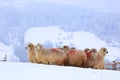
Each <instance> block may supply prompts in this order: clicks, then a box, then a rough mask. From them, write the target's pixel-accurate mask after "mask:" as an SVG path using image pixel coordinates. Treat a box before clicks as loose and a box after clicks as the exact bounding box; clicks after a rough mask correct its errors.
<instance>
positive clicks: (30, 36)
mask: <svg viewBox="0 0 120 80" xmlns="http://www.w3.org/2000/svg"><path fill="white" fill-rule="evenodd" d="M24 41H25V44H27V43H29V42H32V43H34V44H37V43H43V44H44V43H45V42H46V41H50V42H51V43H52V44H53V45H54V46H53V47H58V46H63V45H69V46H71V47H76V48H81V49H84V48H86V47H89V48H94V47H95V48H98V49H99V48H101V47H106V46H107V44H106V43H105V42H104V41H102V40H100V39H99V38H98V37H96V36H95V35H94V34H92V33H90V32H85V31H78V32H65V31H63V30H62V29H60V28H59V27H57V26H48V27H37V28H35V27H34V28H30V29H28V30H27V31H26V33H25V37H24Z"/></svg>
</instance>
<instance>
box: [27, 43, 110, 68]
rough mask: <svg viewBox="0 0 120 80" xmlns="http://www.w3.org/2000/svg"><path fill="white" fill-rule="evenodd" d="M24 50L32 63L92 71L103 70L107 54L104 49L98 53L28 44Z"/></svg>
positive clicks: (66, 47) (65, 46) (88, 50)
mask: <svg viewBox="0 0 120 80" xmlns="http://www.w3.org/2000/svg"><path fill="white" fill-rule="evenodd" d="M26 49H27V51H28V59H29V61H30V62H32V63H38V64H53V65H61V66H75V67H84V68H94V69H104V57H105V55H106V54H107V53H108V52H107V49H106V48H100V50H98V51H97V49H95V48H93V49H89V48H86V49H84V50H81V49H79V50H78V49H75V48H70V47H69V46H67V45H64V46H63V47H62V48H44V47H43V46H42V44H40V43H38V44H37V45H34V44H32V43H29V44H28V45H27V47H26Z"/></svg>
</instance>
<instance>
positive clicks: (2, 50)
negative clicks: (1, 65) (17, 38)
mask: <svg viewBox="0 0 120 80" xmlns="http://www.w3.org/2000/svg"><path fill="white" fill-rule="evenodd" d="M5 55H7V61H8V62H16V61H19V58H17V57H16V56H15V54H14V50H13V48H12V47H10V46H7V45H5V44H3V43H0V60H3V58H4V57H5Z"/></svg>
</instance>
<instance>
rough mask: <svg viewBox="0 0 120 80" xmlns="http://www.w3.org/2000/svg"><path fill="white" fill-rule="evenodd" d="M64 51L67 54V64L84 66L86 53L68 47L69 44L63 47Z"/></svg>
mask: <svg viewBox="0 0 120 80" xmlns="http://www.w3.org/2000/svg"><path fill="white" fill-rule="evenodd" d="M63 49H64V51H65V53H66V54H67V55H68V61H67V65H68V66H75V67H84V66H85V64H86V61H87V57H86V54H85V53H84V52H83V51H82V50H77V49H75V48H70V47H69V46H66V45H65V46H64V47H63Z"/></svg>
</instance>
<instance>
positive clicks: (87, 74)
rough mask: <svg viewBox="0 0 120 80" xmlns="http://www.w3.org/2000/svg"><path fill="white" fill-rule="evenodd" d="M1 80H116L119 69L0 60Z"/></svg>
mask: <svg viewBox="0 0 120 80" xmlns="http://www.w3.org/2000/svg"><path fill="white" fill-rule="evenodd" d="M0 71H1V72H0V76H1V77H0V79H1V80H118V79H120V76H119V74H120V71H113V70H96V69H89V68H88V69H84V68H77V67H67V66H65V67H64V66H56V65H43V64H33V63H8V62H7V63H6V62H0Z"/></svg>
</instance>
